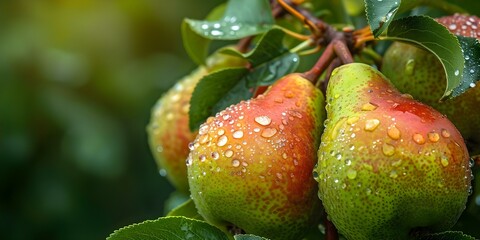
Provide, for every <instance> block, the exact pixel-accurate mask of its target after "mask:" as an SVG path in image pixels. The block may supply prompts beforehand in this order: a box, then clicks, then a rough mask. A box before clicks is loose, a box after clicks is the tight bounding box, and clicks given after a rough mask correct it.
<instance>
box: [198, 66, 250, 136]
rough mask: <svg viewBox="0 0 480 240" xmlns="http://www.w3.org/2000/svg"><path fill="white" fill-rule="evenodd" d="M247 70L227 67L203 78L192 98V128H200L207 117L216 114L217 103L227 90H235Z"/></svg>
mask: <svg viewBox="0 0 480 240" xmlns="http://www.w3.org/2000/svg"><path fill="white" fill-rule="evenodd" d="M247 72H248V70H247V69H246V68H227V69H223V70H219V71H217V72H214V73H212V74H210V75H207V76H205V77H204V78H202V79H201V80H200V82H199V83H198V84H197V86H196V87H195V90H194V91H193V94H192V98H191V99H190V120H189V121H190V122H189V126H190V129H192V130H194V129H198V127H199V126H200V124H202V123H203V122H204V121H205V119H207V118H208V117H209V116H211V115H213V114H215V113H213V114H212V112H213V109H214V106H215V104H217V103H218V102H219V101H221V100H222V98H223V96H224V94H225V93H226V92H229V91H232V90H235V86H236V85H237V83H238V82H239V81H240V80H241V79H242V78H243V76H244V75H245V74H246V73H247ZM245 87H246V86H245ZM237 88H238V87H237Z"/></svg>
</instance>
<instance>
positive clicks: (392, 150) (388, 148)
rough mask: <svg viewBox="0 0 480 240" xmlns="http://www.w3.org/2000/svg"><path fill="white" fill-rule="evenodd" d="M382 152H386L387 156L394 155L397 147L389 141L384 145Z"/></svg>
mask: <svg viewBox="0 0 480 240" xmlns="http://www.w3.org/2000/svg"><path fill="white" fill-rule="evenodd" d="M382 152H383V154H385V156H393V154H395V147H394V146H392V145H390V144H388V143H385V144H383V146H382Z"/></svg>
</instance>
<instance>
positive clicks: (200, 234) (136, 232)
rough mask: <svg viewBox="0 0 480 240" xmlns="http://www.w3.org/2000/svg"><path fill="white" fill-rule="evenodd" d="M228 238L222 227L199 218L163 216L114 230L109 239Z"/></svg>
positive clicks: (200, 239) (182, 239)
mask: <svg viewBox="0 0 480 240" xmlns="http://www.w3.org/2000/svg"><path fill="white" fill-rule="evenodd" d="M129 239H131V240H140V239H141V240H158V239H172V240H174V239H178V240H184V239H190V240H197V239H198V240H203V239H212V240H227V239H228V237H227V236H226V235H225V233H223V232H222V231H221V230H220V229H218V228H216V227H214V226H212V225H210V224H208V223H206V222H203V221H199V220H194V219H189V218H185V217H162V218H159V219H157V220H147V221H145V222H142V223H138V224H133V225H130V226H127V227H124V228H121V229H119V230H116V231H115V232H113V233H112V234H111V235H110V236H109V237H108V238H107V240H129Z"/></svg>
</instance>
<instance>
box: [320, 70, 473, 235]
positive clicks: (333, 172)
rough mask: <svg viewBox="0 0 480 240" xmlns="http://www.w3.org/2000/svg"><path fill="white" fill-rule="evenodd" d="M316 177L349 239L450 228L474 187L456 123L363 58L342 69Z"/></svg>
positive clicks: (333, 84) (331, 90) (331, 92)
mask: <svg viewBox="0 0 480 240" xmlns="http://www.w3.org/2000/svg"><path fill="white" fill-rule="evenodd" d="M326 96H327V107H326V109H327V120H326V123H325V131H324V133H323V135H322V139H321V140H322V142H321V144H320V148H319V151H318V157H319V159H318V165H317V168H316V169H315V172H314V175H315V179H316V180H317V181H318V184H319V197H320V199H321V200H322V202H323V206H324V208H325V211H326V212H327V214H328V216H329V218H330V219H331V221H332V222H333V223H334V225H335V226H336V227H337V228H338V230H339V232H340V233H342V234H343V235H344V236H345V237H346V238H347V239H349V240H354V239H408V238H409V235H410V234H419V233H424V232H437V231H443V230H446V229H449V228H450V227H452V226H453V225H454V224H455V223H456V221H457V219H458V218H459V216H460V214H461V213H462V211H463V210H464V209H465V204H466V201H467V197H468V195H469V191H470V189H471V184H470V180H471V170H470V166H469V155H468V152H467V149H466V146H465V144H464V140H463V138H462V136H461V135H460V133H459V132H458V130H457V129H456V128H455V126H454V125H453V124H452V123H451V122H450V121H449V120H448V119H447V118H445V116H443V115H442V114H440V113H439V112H437V111H436V110H434V109H433V108H431V107H429V106H427V105H424V104H422V103H420V102H418V101H415V100H413V99H412V98H411V96H410V95H408V94H401V93H400V92H399V91H398V90H396V89H395V88H394V86H393V85H392V84H391V83H390V82H389V81H388V80H387V79H386V78H385V76H383V75H382V74H381V73H380V72H378V71H377V70H376V69H374V68H372V67H371V66H369V65H365V64H361V63H352V64H348V65H343V66H341V67H339V68H336V69H335V70H334V71H333V73H332V77H331V78H330V82H329V84H328V87H327V93H326Z"/></svg>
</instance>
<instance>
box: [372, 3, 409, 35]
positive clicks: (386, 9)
mask: <svg viewBox="0 0 480 240" xmlns="http://www.w3.org/2000/svg"><path fill="white" fill-rule="evenodd" d="M400 3H401V0H366V1H365V8H366V14H367V20H368V23H369V25H370V29H372V32H373V35H374V36H375V37H378V36H379V35H380V34H382V32H383V31H385V29H387V27H388V25H389V24H390V23H391V22H392V20H393V18H394V17H395V14H396V13H397V11H398V9H399V7H400Z"/></svg>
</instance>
